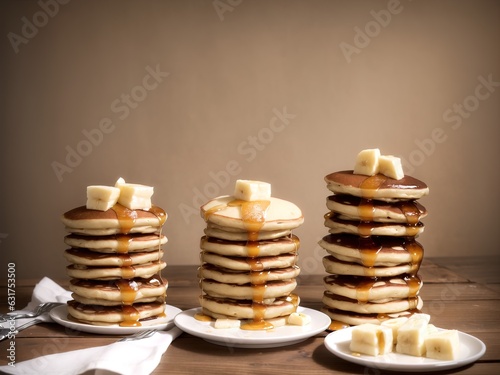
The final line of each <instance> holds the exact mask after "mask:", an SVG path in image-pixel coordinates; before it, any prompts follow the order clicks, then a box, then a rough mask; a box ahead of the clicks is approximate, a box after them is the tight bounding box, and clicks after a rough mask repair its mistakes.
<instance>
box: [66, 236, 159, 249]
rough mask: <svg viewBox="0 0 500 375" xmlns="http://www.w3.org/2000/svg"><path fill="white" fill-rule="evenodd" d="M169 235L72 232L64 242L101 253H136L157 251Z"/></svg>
mask: <svg viewBox="0 0 500 375" xmlns="http://www.w3.org/2000/svg"><path fill="white" fill-rule="evenodd" d="M167 241H168V240H167V237H165V236H164V235H158V234H118V235H111V236H82V235H76V234H70V235H68V236H66V237H64V243H65V244H66V245H69V246H71V247H77V248H85V249H90V250H93V251H98V252H100V253H135V252H144V251H157V250H158V248H159V247H160V246H161V245H164V244H166V243H167Z"/></svg>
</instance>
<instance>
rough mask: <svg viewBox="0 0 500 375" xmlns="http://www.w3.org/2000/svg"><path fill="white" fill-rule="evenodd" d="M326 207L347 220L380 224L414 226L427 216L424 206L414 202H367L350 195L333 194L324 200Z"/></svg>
mask: <svg viewBox="0 0 500 375" xmlns="http://www.w3.org/2000/svg"><path fill="white" fill-rule="evenodd" d="M326 207H327V208H328V209H330V210H331V211H334V212H336V213H339V214H341V215H343V216H345V217H347V218H348V220H358V221H360V220H370V221H375V222H382V223H408V224H416V223H418V222H419V221H420V219H421V218H424V217H426V216H427V210H426V209H425V207H424V206H422V205H421V204H420V203H418V202H417V201H415V200H405V201H397V202H394V203H388V202H384V201H376V200H372V201H367V200H366V199H362V198H359V197H354V196H351V195H345V194H343V195H341V194H335V195H331V196H329V197H328V198H327V200H326Z"/></svg>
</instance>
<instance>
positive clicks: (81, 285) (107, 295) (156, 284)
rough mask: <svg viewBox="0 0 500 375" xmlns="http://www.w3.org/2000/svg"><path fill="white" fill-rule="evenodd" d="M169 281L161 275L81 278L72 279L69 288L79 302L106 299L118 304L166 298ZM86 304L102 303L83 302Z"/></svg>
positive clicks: (109, 303)
mask: <svg viewBox="0 0 500 375" xmlns="http://www.w3.org/2000/svg"><path fill="white" fill-rule="evenodd" d="M167 287H168V282H167V281H166V280H164V279H163V278H161V277H156V276H154V277H151V278H149V279H143V278H135V279H131V280H123V279H119V280H112V281H98V280H79V279H72V280H71V282H70V284H69V290H70V291H72V292H73V298H74V299H75V300H77V301H79V302H82V301H83V299H85V300H86V301H91V300H99V301H106V303H102V304H106V305H117V304H122V303H127V304H131V303H136V302H141V301H144V300H145V299H149V301H154V300H156V299H158V298H162V299H164V297H165V293H166V290H167ZM82 303H85V304H101V303H95V302H94V303H91V302H82Z"/></svg>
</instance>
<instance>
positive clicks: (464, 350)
mask: <svg viewBox="0 0 500 375" xmlns="http://www.w3.org/2000/svg"><path fill="white" fill-rule="evenodd" d="M422 315H423V314H422ZM387 323H388V324H386V325H374V324H362V325H360V326H354V327H350V328H344V329H341V330H338V331H334V332H332V333H330V334H328V335H327V336H326V337H325V346H326V348H327V349H328V350H329V351H330V352H332V353H333V354H335V355H336V356H337V357H339V358H342V359H344V360H346V361H349V362H352V363H356V364H359V365H362V366H366V367H370V368H376V369H379V370H391V371H406V372H430V371H441V370H447V369H452V368H457V367H461V366H465V365H467V364H470V363H473V362H475V361H477V360H478V359H479V358H481V357H482V356H483V354H484V353H485V351H486V346H485V345H484V343H483V342H482V341H481V340H479V339H478V338H476V337H474V336H471V335H469V334H467V333H464V332H460V331H457V330H446V329H441V328H437V327H435V326H433V325H431V324H427V323H428V320H427V322H426V321H425V319H423V321H420V322H415V321H412V322H409V323H408V324H407V325H406V327H404V326H403V323H405V322H404V321H403V322H401V321H400V322H387Z"/></svg>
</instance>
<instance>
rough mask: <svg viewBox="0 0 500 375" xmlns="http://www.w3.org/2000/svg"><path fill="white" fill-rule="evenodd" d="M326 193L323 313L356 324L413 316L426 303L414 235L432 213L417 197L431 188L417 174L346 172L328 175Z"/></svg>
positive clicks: (339, 322)
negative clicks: (328, 194) (423, 299)
mask: <svg viewBox="0 0 500 375" xmlns="http://www.w3.org/2000/svg"><path fill="white" fill-rule="evenodd" d="M325 181H326V183H327V188H328V189H329V190H330V191H332V192H333V193H334V194H333V195H331V196H329V197H328V198H327V208H328V209H329V210H330V211H329V212H328V213H327V214H326V215H325V226H326V227H327V228H329V233H330V234H329V235H327V236H325V237H324V238H323V239H322V240H321V241H320V242H319V244H320V246H321V247H322V248H324V249H325V250H326V251H327V252H328V255H327V256H325V257H324V258H323V265H324V267H325V270H326V272H327V273H329V274H330V275H329V276H326V277H325V280H324V284H325V288H326V290H325V292H324V295H323V300H322V301H323V304H324V307H323V309H322V310H323V311H324V312H325V313H326V314H328V315H329V316H330V318H332V321H333V323H334V324H333V325H332V327H334V328H333V329H335V323H336V324H337V326H338V327H339V328H340V327H342V325H358V324H362V323H374V324H379V323H380V322H382V321H384V320H386V319H388V318H392V317H398V316H404V315H410V314H412V313H413V312H415V311H418V310H419V309H420V308H421V307H422V300H421V298H420V297H419V295H418V294H419V290H420V288H421V286H422V281H421V279H420V278H419V276H418V270H419V267H420V263H421V261H422V257H423V247H422V245H421V244H420V243H418V242H417V241H416V237H417V236H418V235H419V234H420V233H421V232H422V231H423V229H424V225H423V223H422V222H421V221H420V219H421V218H423V217H425V216H426V214H427V212H426V209H425V208H424V206H422V205H421V204H420V203H419V202H417V200H418V199H419V198H421V197H423V196H424V195H427V194H428V191H429V189H428V187H427V185H426V184H425V183H423V182H422V181H419V180H417V179H415V178H413V177H411V176H404V177H403V178H401V179H399V180H396V179H392V178H389V177H386V176H384V175H382V174H376V175H374V176H365V175H360V174H354V173H353V171H352V170H351V171H341V172H335V173H331V174H329V175H327V176H326V177H325Z"/></svg>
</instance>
